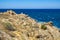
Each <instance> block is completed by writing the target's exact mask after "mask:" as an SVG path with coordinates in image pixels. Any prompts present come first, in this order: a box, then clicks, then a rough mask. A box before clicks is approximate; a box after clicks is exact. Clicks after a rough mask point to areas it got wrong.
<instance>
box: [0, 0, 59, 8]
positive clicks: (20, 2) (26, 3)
mask: <svg viewBox="0 0 60 40" xmlns="http://www.w3.org/2000/svg"><path fill="white" fill-rule="evenodd" d="M2 8H3V9H5V8H6V9H7V8H8V9H10V8H12V9H13V8H15V9H17V8H18V9H32V8H33V9H46V8H47V9H60V0H0V9H2Z"/></svg>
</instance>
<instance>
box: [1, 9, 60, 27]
mask: <svg viewBox="0 0 60 40" xmlns="http://www.w3.org/2000/svg"><path fill="white" fill-rule="evenodd" d="M7 10H13V11H15V12H16V13H18V14H19V13H21V12H23V13H25V14H28V15H29V16H30V17H32V18H34V19H36V20H38V21H42V22H49V21H52V22H53V23H54V25H55V26H57V27H58V28H60V9H0V12H5V11H7Z"/></svg>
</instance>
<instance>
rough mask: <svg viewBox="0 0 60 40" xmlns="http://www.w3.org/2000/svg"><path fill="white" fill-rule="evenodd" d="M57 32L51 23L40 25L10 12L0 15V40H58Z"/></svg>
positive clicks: (59, 33) (26, 16)
mask: <svg viewBox="0 0 60 40" xmlns="http://www.w3.org/2000/svg"><path fill="white" fill-rule="evenodd" d="M59 31H60V30H59V29H58V28H56V27H54V26H53V23H52V22H51V21H50V22H47V23H46V22H44V23H43V24H41V23H38V22H36V20H34V19H33V18H31V17H29V16H28V15H26V14H23V13H21V14H16V13H15V12H14V11H11V10H10V11H7V12H3V13H1V14H0V40H60V32H59Z"/></svg>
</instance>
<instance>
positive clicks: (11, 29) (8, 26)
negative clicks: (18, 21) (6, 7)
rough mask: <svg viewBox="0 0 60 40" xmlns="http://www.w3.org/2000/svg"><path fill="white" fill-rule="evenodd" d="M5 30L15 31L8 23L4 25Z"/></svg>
mask: <svg viewBox="0 0 60 40" xmlns="http://www.w3.org/2000/svg"><path fill="white" fill-rule="evenodd" d="M5 28H6V29H8V30H10V31H15V28H14V27H13V26H12V25H11V24H10V23H5Z"/></svg>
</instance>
